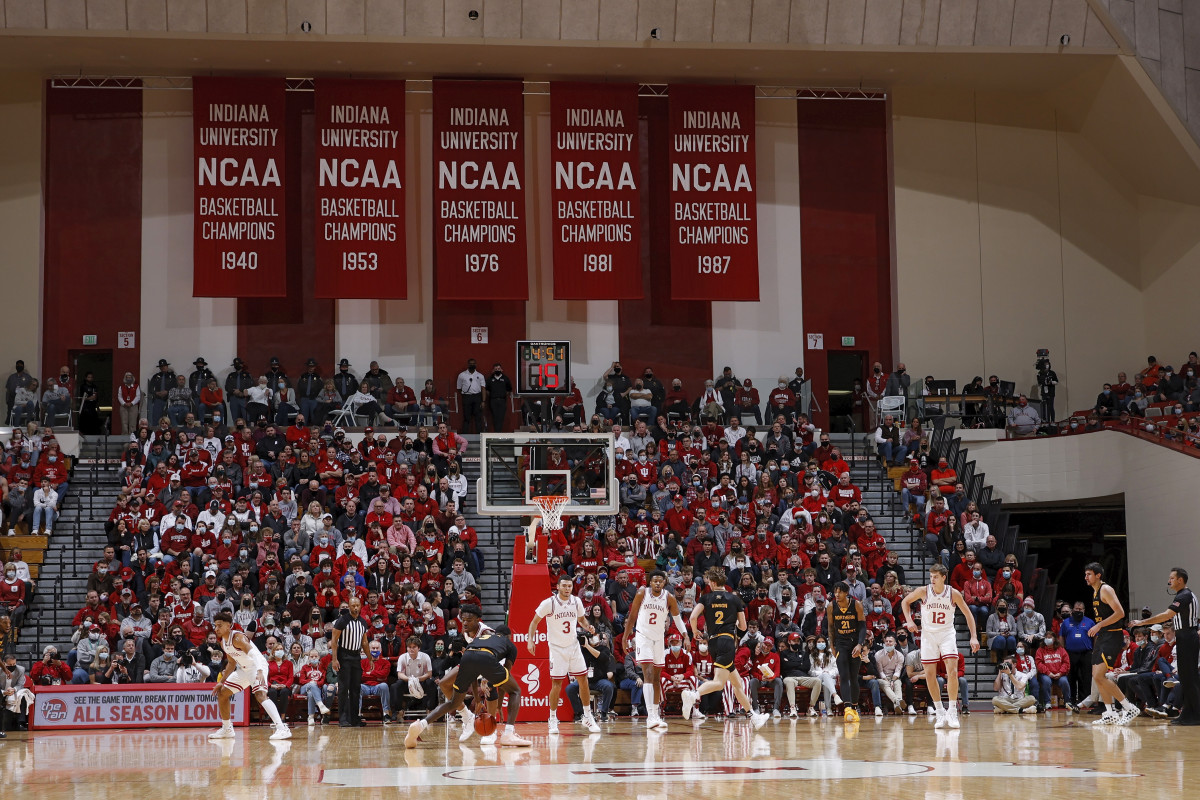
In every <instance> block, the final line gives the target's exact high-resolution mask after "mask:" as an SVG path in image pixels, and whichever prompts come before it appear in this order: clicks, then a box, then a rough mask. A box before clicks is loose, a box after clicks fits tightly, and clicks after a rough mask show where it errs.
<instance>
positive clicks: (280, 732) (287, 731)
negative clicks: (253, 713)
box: [270, 723, 292, 739]
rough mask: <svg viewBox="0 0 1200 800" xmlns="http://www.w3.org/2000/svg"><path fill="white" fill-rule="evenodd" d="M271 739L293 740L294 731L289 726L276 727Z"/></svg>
mask: <svg viewBox="0 0 1200 800" xmlns="http://www.w3.org/2000/svg"><path fill="white" fill-rule="evenodd" d="M270 738H271V739H290V738H292V729H291V728H289V727H288V726H287V724H286V723H285V724H283V725H276V726H275V732H274V733H272V734H271V736H270Z"/></svg>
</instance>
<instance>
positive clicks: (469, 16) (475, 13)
mask: <svg viewBox="0 0 1200 800" xmlns="http://www.w3.org/2000/svg"><path fill="white" fill-rule="evenodd" d="M467 19H469V20H471V22H474V21H475V20H477V19H479V12H478V11H476V10H475V9H473V8H472V9H471V10H470V11H468V12H467Z"/></svg>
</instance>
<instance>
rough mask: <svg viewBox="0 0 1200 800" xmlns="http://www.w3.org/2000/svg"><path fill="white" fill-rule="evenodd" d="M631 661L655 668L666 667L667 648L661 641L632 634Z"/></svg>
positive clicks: (639, 634) (635, 632) (636, 633)
mask: <svg viewBox="0 0 1200 800" xmlns="http://www.w3.org/2000/svg"><path fill="white" fill-rule="evenodd" d="M633 660H634V661H635V662H637V663H638V664H650V665H652V666H655V667H665V666H666V665H667V646H666V643H664V642H663V640H662V639H658V640H657V641H656V640H654V639H651V638H650V637H649V636H645V635H643V634H641V633H638V632H637V631H634V633H633Z"/></svg>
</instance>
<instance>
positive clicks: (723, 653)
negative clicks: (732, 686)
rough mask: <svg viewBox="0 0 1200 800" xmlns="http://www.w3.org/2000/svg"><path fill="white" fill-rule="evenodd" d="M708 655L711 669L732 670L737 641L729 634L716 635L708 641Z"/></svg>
mask: <svg viewBox="0 0 1200 800" xmlns="http://www.w3.org/2000/svg"><path fill="white" fill-rule="evenodd" d="M708 654H709V655H710V656H712V661H713V667H715V668H716V669H733V657H734V655H736V654H737V639H735V638H734V637H733V634H731V633H718V634H717V635H716V636H714V637H712V638H711V639H709V640H708Z"/></svg>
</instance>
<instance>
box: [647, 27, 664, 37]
mask: <svg viewBox="0 0 1200 800" xmlns="http://www.w3.org/2000/svg"><path fill="white" fill-rule="evenodd" d="M650 38H651V39H661V38H662V31H661V30H660V29H659V28H651V29H650Z"/></svg>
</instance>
